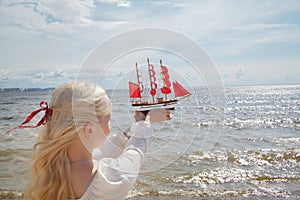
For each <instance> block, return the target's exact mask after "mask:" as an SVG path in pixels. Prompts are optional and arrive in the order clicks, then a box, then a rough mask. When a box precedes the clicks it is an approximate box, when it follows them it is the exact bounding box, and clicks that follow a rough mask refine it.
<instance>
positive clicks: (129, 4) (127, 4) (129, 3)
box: [96, 0, 131, 7]
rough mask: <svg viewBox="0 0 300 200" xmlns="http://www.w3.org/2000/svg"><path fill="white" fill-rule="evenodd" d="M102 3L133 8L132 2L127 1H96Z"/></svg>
mask: <svg viewBox="0 0 300 200" xmlns="http://www.w3.org/2000/svg"><path fill="white" fill-rule="evenodd" d="M96 1H98V2H100V3H107V4H111V5H116V6H117V7H131V2H130V1H126V0H96Z"/></svg>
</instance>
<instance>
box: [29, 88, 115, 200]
mask: <svg viewBox="0 0 300 200" xmlns="http://www.w3.org/2000/svg"><path fill="white" fill-rule="evenodd" d="M50 107H51V108H52V109H53V113H52V116H51V117H50V119H49V120H48V121H47V123H46V125H45V127H44V130H43V131H42V132H41V133H40V134H39V137H38V141H37V143H36V144H35V145H34V147H33V152H32V157H31V169H30V173H29V177H28V178H29V179H28V183H27V187H26V189H25V192H24V197H25V199H41V200H44V199H51V200H52V199H68V198H71V199H75V195H74V191H73V189H72V185H71V173H70V160H69V158H68V154H67V150H68V147H69V145H70V144H72V142H73V141H74V139H75V138H76V136H77V130H78V129H80V128H82V127H83V125H84V123H86V122H91V121H97V119H99V117H102V116H105V115H107V114H109V113H110V112H111V104H110V102H109V99H108V97H107V95H106V92H105V90H103V89H102V88H100V87H97V86H96V85H94V84H88V83H83V82H70V83H64V84H62V85H60V86H59V87H57V88H56V89H55V90H54V91H53V93H52V97H51V101H50Z"/></svg>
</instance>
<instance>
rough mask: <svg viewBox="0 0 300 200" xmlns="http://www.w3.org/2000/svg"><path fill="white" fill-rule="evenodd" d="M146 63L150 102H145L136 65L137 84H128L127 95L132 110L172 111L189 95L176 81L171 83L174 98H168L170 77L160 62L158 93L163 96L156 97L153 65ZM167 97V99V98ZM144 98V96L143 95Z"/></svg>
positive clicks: (140, 75) (140, 74)
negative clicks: (160, 82) (128, 95)
mask: <svg viewBox="0 0 300 200" xmlns="http://www.w3.org/2000/svg"><path fill="white" fill-rule="evenodd" d="M147 61H148V73H149V80H150V81H149V82H150V91H149V93H150V95H151V96H152V101H146V100H145V98H144V94H145V91H144V84H143V82H142V72H141V71H140V70H139V68H138V64H137V63H136V75H137V83H133V82H129V93H130V98H131V105H132V108H133V109H134V110H136V111H142V112H148V111H149V110H153V109H169V110H174V109H175V107H176V105H177V103H178V101H180V100H181V99H184V98H186V97H188V96H190V95H191V93H190V92H189V91H187V90H186V89H185V88H184V87H183V86H182V85H181V84H180V83H178V82H177V81H174V82H172V85H173V91H174V95H172V96H174V97H171V98H170V96H171V95H170V94H172V89H171V82H170V75H169V72H168V68H167V67H166V66H163V64H162V60H160V69H161V72H160V75H161V78H162V82H163V85H162V87H161V88H160V93H161V94H163V96H162V97H159V96H156V95H157V94H156V93H157V89H158V85H157V83H156V72H155V69H154V66H153V64H150V62H149V58H148V59H147ZM168 95H169V97H168ZM145 96H146V95H145Z"/></svg>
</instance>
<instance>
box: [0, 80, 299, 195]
mask: <svg viewBox="0 0 300 200" xmlns="http://www.w3.org/2000/svg"><path fill="white" fill-rule="evenodd" d="M51 92H52V90H34V91H20V90H5V91H4V90H3V91H0V169H1V170H0V199H16V198H18V197H20V196H22V189H23V188H24V185H25V183H26V178H25V175H26V170H27V169H28V162H27V161H26V160H25V159H24V158H28V157H29V156H30V152H31V148H32V146H33V144H34V141H35V140H36V136H37V134H38V131H39V130H38V129H35V130H24V129H23V130H16V131H15V132H13V133H12V134H6V133H5V132H6V131H7V130H9V129H10V128H12V127H14V126H16V125H18V124H20V123H21V122H22V121H23V120H24V119H25V118H26V117H27V115H28V114H30V113H31V112H32V111H34V110H36V109H38V108H39V103H40V101H42V100H47V101H49V100H50V96H51ZM107 92H108V94H109V96H110V98H111V101H112V104H113V114H112V120H111V124H112V132H115V131H121V130H124V129H126V128H127V127H128V126H130V124H131V123H132V122H133V115H134V111H133V110H132V109H131V108H130V100H129V99H128V91H126V90H114V91H107ZM192 92H193V95H192V96H191V97H190V98H189V99H185V100H183V101H181V102H180V104H179V105H178V106H177V108H176V109H175V110H174V111H172V114H173V119H172V120H171V121H169V122H166V123H160V124H156V125H154V127H153V129H154V133H153V138H152V142H151V145H150V147H149V149H148V150H147V153H146V156H145V162H144V164H143V167H142V169H141V172H140V175H139V177H138V180H137V181H136V183H135V185H134V187H133V188H132V190H131V191H130V192H129V194H128V199H244V198H247V199H249V198H250V199H281V198H288V199H299V198H300V189H299V188H300V85H279V86H278V85H277V86H231V87H225V88H224V90H223V92H224V100H223V101H224V106H222V107H218V106H215V104H214V103H213V102H214V99H213V98H211V93H210V90H209V89H207V88H205V87H197V88H193V91H192ZM41 116H42V114H41V115H39V116H37V118H35V119H34V120H33V122H32V124H34V123H36V122H37V121H38V120H39V119H40V117H41ZM216 116H217V117H216Z"/></svg>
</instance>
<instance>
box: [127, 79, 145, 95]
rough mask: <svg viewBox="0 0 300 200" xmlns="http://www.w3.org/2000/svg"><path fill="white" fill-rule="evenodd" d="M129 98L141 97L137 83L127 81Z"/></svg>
mask: <svg viewBox="0 0 300 200" xmlns="http://www.w3.org/2000/svg"><path fill="white" fill-rule="evenodd" d="M129 92H130V98H142V96H141V91H140V88H139V85H138V84H135V83H132V82H129Z"/></svg>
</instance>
